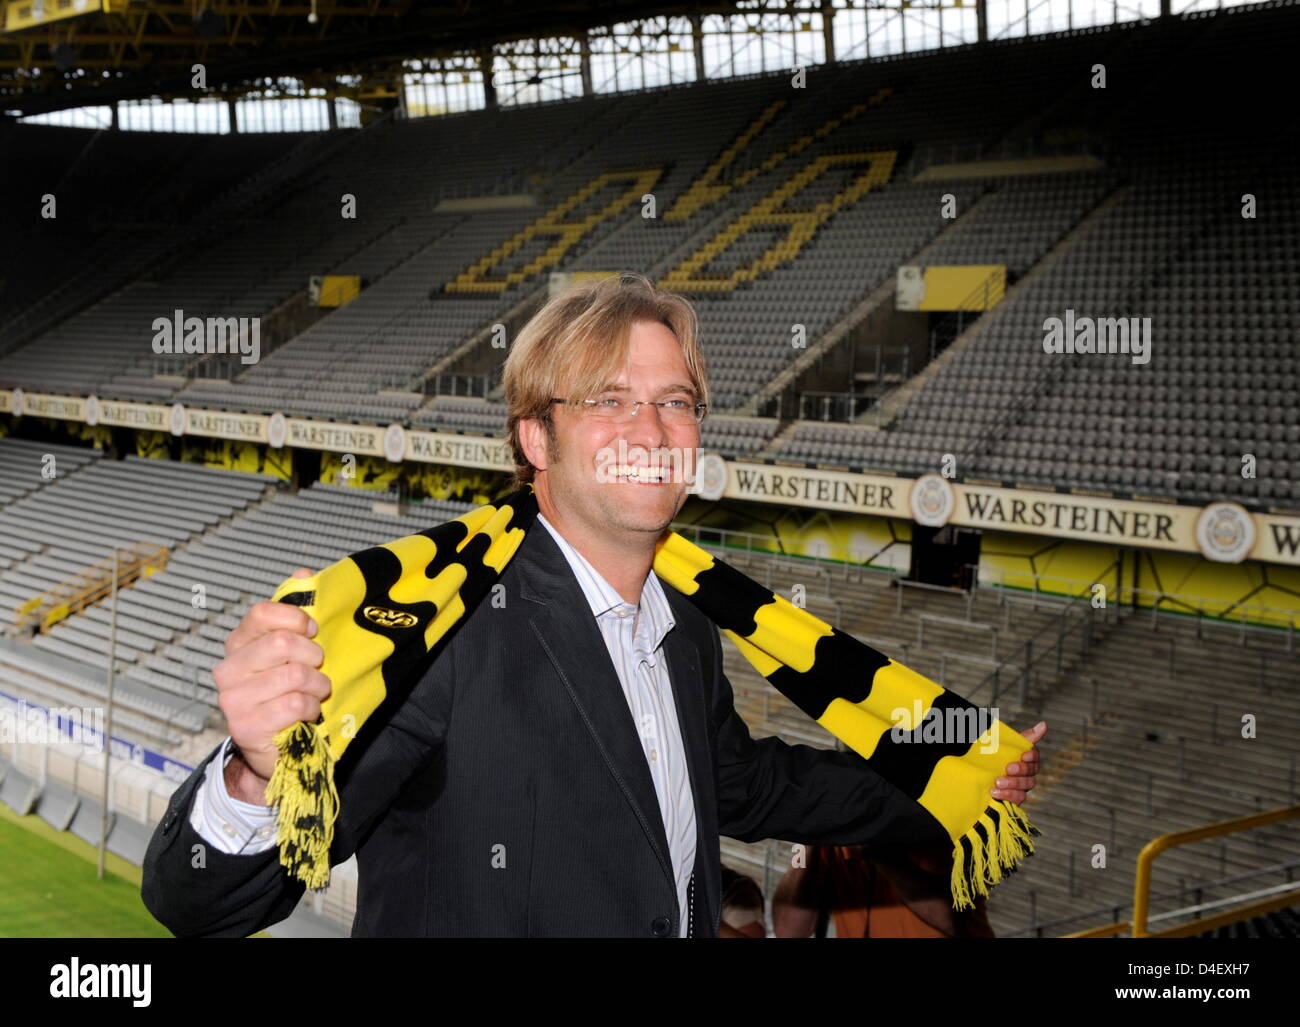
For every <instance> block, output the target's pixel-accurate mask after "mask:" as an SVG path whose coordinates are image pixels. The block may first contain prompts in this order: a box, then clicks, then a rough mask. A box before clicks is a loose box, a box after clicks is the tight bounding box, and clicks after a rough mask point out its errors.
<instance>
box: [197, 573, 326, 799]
mask: <svg viewBox="0 0 1300 1027" xmlns="http://www.w3.org/2000/svg"><path fill="white" fill-rule="evenodd" d="M293 576H294V577H295V578H306V577H310V576H311V571H309V570H307V569H306V568H302V567H300V568H299V569H298V570H296V571H294V572H293ZM315 634H316V622H315V621H314V620H312V618H311V617H310V616H309V615H308V614H307V613H306V611H304V610H302V609H301V608H299V607H297V606H290V605H289V604H288V603H276V602H270V601H265V602H260V603H256V604H255V605H254V606H252V607H251V608H250V609H249V611H248V613H246V614H245V615H244V619H243V620H241V621H240V622H239V624H238V626H237V627H236V628H235V629H234V630H233V631H231V633H230V634H229V635H227V636H226V658H225V659H224V660H222V661H221V662H220V663H218V664H217V665H216V666H215V667H214V668H213V669H212V679H213V681H215V682H216V686H217V705H218V706H219V707H220V708H221V712H222V713H224V714H225V715H226V723H227V724H228V725H229V728H230V738H231V740H232V741H233V742H234V743H235V745H236V746H238V748H239V754H237V755H236V756H235V757H234V758H233V759H231V761H230V763H229V765H228V766H227V767H226V775H225V780H226V790H227V791H228V792H229V793H230V795H231V797H232V798H235V799H241V800H243V801H244V802H252V803H256V804H258V805H261V806H265V805H267V802H266V795H265V789H266V785H267V783H268V782H269V781H270V779H271V774H272V773H273V772H274V771H275V761H276V759H277V758H278V757H279V755H280V753H279V750H278V749H276V746H275V736H276V735H277V734H279V733H280V732H281V731H282V730H284V728H286V727H289V726H290V725H291V724H296V723H298V721H300V720H306V721H314V720H315V719H316V718H317V717H319V716H320V706H321V702H322V701H323V700H325V699H326V698H328V697H329V694H330V680H329V678H327V677H326V676H325V675H324V674H322V673H321V672H320V671H319V670H317V668H318V667H319V666H320V665H321V662H322V660H324V658H325V652H324V650H322V649H321V647H320V646H319V645H317V644H316V643H315V642H313V641H311V638H312V636H314V635H315ZM241 757H242V758H241Z"/></svg>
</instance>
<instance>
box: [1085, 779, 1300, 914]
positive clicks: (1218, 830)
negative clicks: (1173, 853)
mask: <svg viewBox="0 0 1300 1027" xmlns="http://www.w3.org/2000/svg"><path fill="white" fill-rule="evenodd" d="M1295 817H1300V805H1296V806H1282V807H1280V808H1278V809H1274V810H1267V811H1266V812H1264V813H1251V814H1249V815H1247V816H1244V817H1234V818H1233V819H1232V820H1221V821H1219V822H1218V823H1216V824H1202V825H1201V826H1200V827H1189V828H1187V829H1186V830H1185V831H1171V832H1170V833H1169V834H1162V835H1161V836H1160V837H1158V838H1153V839H1152V840H1151V841H1149V842H1147V844H1146V845H1145V846H1144V847H1143V849H1142V851H1141V852H1140V853H1139V854H1138V861H1137V872H1136V873H1135V874H1134V877H1133V919H1132V921H1131V922H1130V921H1128V920H1117V921H1116V922H1115V923H1112V924H1102V925H1100V926H1099V927H1090V928H1088V929H1087V930H1085V931H1076V932H1074V933H1073V934H1067V935H1065V937H1067V938H1109V937H1113V936H1114V935H1117V934H1123V933H1125V932H1128V933H1130V934H1131V936H1132V937H1134V938H1185V937H1189V936H1191V935H1195V934H1204V933H1205V932H1206V931H1212V930H1214V929H1215V928H1216V927H1223V926H1225V925H1227V924H1233V923H1238V922H1239V921H1242V920H1249V919H1250V918H1251V917H1256V916H1262V915H1263V914H1265V913H1271V912H1272V911H1273V910H1275V909H1285V908H1286V907H1288V906H1294V905H1295V904H1296V903H1300V881H1297V882H1296V885H1295V887H1294V888H1288V889H1286V890H1285V891H1282V892H1279V893H1278V894H1277V895H1273V896H1270V897H1269V898H1266V899H1260V900H1259V901H1258V902H1251V903H1247V904H1246V905H1243V906H1236V907H1234V908H1233V909H1230V910H1227V911H1225V912H1223V913H1216V914H1214V915H1213V916H1207V917H1201V918H1200V919H1197V920H1192V921H1189V922H1188V923H1185V924H1179V925H1178V926H1177V927H1169V928H1166V929H1165V930H1163V931H1152V930H1150V929H1149V928H1148V926H1147V920H1148V916H1147V913H1148V909H1149V907H1150V904H1151V868H1152V866H1153V865H1154V864H1155V860H1156V857H1157V856H1158V855H1160V853H1162V852H1164V851H1166V850H1167V849H1173V848H1176V847H1177V846H1179V845H1187V844H1189V843H1191V842H1199V841H1204V840H1205V839H1206V838H1218V837H1221V836H1222V835H1225V834H1233V833H1235V832H1237V831H1248V830H1250V829H1251V828H1255V827H1265V826H1267V825H1269V824H1276V823H1278V822H1279V821H1282V820H1290V819H1293V818H1295Z"/></svg>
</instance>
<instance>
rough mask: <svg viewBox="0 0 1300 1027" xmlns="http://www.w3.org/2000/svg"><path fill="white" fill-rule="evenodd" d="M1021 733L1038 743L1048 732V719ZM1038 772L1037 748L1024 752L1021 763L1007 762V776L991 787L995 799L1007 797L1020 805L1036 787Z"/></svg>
mask: <svg viewBox="0 0 1300 1027" xmlns="http://www.w3.org/2000/svg"><path fill="white" fill-rule="evenodd" d="M1020 733H1021V734H1022V735H1024V736H1025V737H1026V738H1027V739H1029V743H1030V745H1037V744H1038V741H1039V739H1041V738H1042V737H1043V735H1045V734H1047V721H1045V720H1042V721H1039V722H1038V723H1037V724H1035V725H1034V726H1033V727H1032V728H1030V729H1029V730H1028V731H1021V732H1020ZM1037 774H1038V750H1037V749H1036V748H1035V749H1030V750H1029V751H1028V752H1022V753H1021V754H1020V762H1019V763H1008V764H1007V769H1006V776H1005V777H1000V778H998V779H997V781H996V782H995V785H996V787H994V788H992V789H990V794H991V795H992V796H993V798H995V799H1006V800H1007V801H1008V802H1014V803H1015V804H1016V805H1017V806H1019V805H1021V804H1022V803H1023V802H1024V801H1025V796H1026V795H1028V794H1029V790H1030V789H1031V788H1033V787H1034V778H1035V776H1036V775H1037Z"/></svg>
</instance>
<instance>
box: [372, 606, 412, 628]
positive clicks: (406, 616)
mask: <svg viewBox="0 0 1300 1027" xmlns="http://www.w3.org/2000/svg"><path fill="white" fill-rule="evenodd" d="M361 613H362V614H363V615H364V616H365V618H366V620H368V621H370V622H371V623H374V624H378V625H379V626H380V627H381V628H413V627H415V625H416V624H417V623H418V622H417V620H416V617H415V614H413V613H407V612H406V611H405V610H390V609H388V608H387V607H385V606H367V607H366V608H365V609H364V610H362V611H361Z"/></svg>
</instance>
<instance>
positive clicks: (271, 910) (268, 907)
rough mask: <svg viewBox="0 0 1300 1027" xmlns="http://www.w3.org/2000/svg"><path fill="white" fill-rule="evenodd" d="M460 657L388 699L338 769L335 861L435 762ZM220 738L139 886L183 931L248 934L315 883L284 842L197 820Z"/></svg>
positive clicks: (440, 661) (153, 843)
mask: <svg viewBox="0 0 1300 1027" xmlns="http://www.w3.org/2000/svg"><path fill="white" fill-rule="evenodd" d="M454 677H455V658H454V653H453V651H452V648H451V647H450V646H448V647H447V648H446V649H444V650H442V651H440V653H439V655H438V656H437V658H436V659H435V660H434V662H433V665H432V667H431V668H429V669H428V670H427V671H426V672H425V674H424V675H423V676H422V677H421V679H420V681H419V683H418V684H417V685H416V687H415V688H414V689H413V690H412V692H411V695H410V696H409V697H408V699H407V700H406V701H405V702H403V703H400V704H388V705H389V706H391V707H392V708H386V706H384V705H381V707H380V708H379V709H378V710H376V711H375V713H373V714H372V715H371V716H370V718H369V719H368V720H366V722H365V723H364V724H363V725H362V727H361V730H360V732H359V733H358V735H357V737H356V738H355V739H353V741H352V743H351V744H350V745H349V746H348V749H347V751H346V752H345V753H344V754H343V757H342V759H340V760H339V762H338V764H337V765H336V766H335V768H334V781H335V786H336V787H337V788H338V793H339V816H338V820H337V821H336V822H335V825H334V840H333V844H332V846H331V848H330V865H331V866H337V865H338V864H339V863H343V862H345V861H346V860H347V859H349V858H350V857H351V856H352V854H353V853H354V852H355V851H356V849H357V847H358V846H359V845H360V844H361V843H362V842H363V841H364V840H365V838H366V836H367V835H368V834H369V832H370V830H371V828H372V827H373V826H374V824H375V822H376V821H377V820H378V819H379V818H380V817H381V816H382V815H383V814H384V812H385V811H386V810H387V809H388V808H389V807H390V806H391V805H392V804H393V802H394V801H395V800H396V799H397V797H398V796H399V795H400V794H401V792H402V790H403V789H404V788H405V787H406V785H407V784H408V783H409V782H410V781H411V779H412V778H413V777H414V776H415V775H416V774H417V773H419V771H420V770H421V769H423V768H424V767H425V766H427V765H428V763H429V761H430V760H431V759H432V758H433V756H434V755H435V754H436V753H437V751H438V750H439V748H440V747H441V745H442V743H443V740H444V739H445V737H446V733H447V725H448V723H449V721H450V718H451V705H452V688H453V683H454ZM220 750H221V747H220V746H218V747H217V748H216V749H215V750H213V752H212V753H210V754H209V755H208V757H207V758H206V759H205V760H204V761H203V763H202V764H201V765H200V766H199V767H197V768H196V769H195V771H194V773H192V774H191V775H190V776H189V777H188V778H187V779H186V780H185V782H184V784H182V785H181V786H180V788H178V789H177V790H176V792H175V794H174V795H173V796H172V798H171V801H170V802H169V803H168V806H167V812H166V813H164V814H163V818H162V820H161V821H159V823H158V826H157V827H156V828H155V829H154V833H153V837H152V838H151V839H150V841H149V847H148V850H147V852H146V854H145V861H144V867H143V872H142V877H141V887H140V894H141V897H142V898H143V899H144V904H145V906H146V907H147V908H148V910H149V912H150V913H152V914H153V915H154V917H155V918H157V920H158V921H159V922H160V923H161V924H162V925H163V926H164V927H166V928H167V929H168V930H170V931H171V932H172V933H173V934H175V935H176V936H177V937H227V938H242V937H247V936H248V935H250V934H255V933H257V932H258V931H260V930H263V929H264V928H266V927H269V926H271V925H272V924H276V923H279V922H280V921H281V920H283V919H285V918H286V917H287V916H289V914H290V913H292V912H293V910H294V907H296V906H297V904H298V901H299V900H300V899H301V898H302V895H303V892H304V891H305V890H306V888H305V886H304V885H303V884H302V882H300V881H298V880H296V879H295V878H291V877H290V876H289V874H288V872H287V871H286V870H285V869H284V868H283V867H281V866H280V862H279V849H278V847H273V848H271V849H270V850H269V851H267V852H264V853H258V854H254V855H228V854H226V853H223V852H220V851H218V850H217V849H216V848H215V847H214V846H212V845H210V844H205V842H204V840H203V838H202V837H201V836H200V835H199V834H198V833H197V832H196V831H195V830H194V828H193V827H192V826H191V825H190V812H191V810H192V807H193V804H194V795H195V792H196V791H197V789H198V788H199V787H201V786H202V783H203V774H204V771H205V769H206V767H207V765H208V764H209V763H210V762H211V761H212V760H213V759H214V758H215V757H216V756H217V754H218V753H219V752H220Z"/></svg>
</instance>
